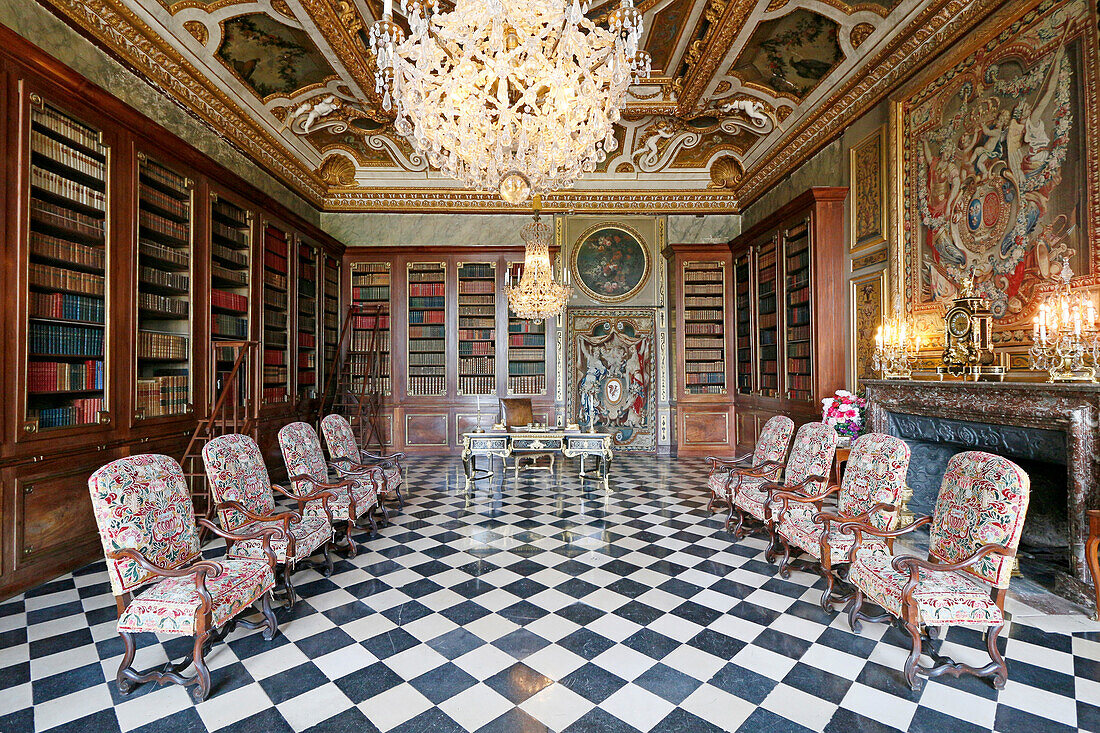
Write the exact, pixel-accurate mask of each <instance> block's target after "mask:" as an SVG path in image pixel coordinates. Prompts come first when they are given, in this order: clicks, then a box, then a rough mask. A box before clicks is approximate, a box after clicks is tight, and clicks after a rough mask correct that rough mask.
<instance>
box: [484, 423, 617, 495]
mask: <svg viewBox="0 0 1100 733" xmlns="http://www.w3.org/2000/svg"><path fill="white" fill-rule="evenodd" d="M558 453H560V454H561V455H563V456H565V457H566V458H577V457H578V456H579V457H580V459H581V472H580V475H581V477H582V478H597V479H599V480H601V481H603V482H604V484H606V483H607V480H608V479H607V473H608V468H609V467H610V465H611V458H612V456H613V453H612V452H611V434H610V433H586V432H584V431H581V430H562V429H560V428H557V429H549V430H536V429H529V428H512V429H510V430H489V431H485V432H483V433H473V432H471V433H463V434H462V466H463V468H464V469H465V471H466V485H467V486H469V485H470V484H471V483H473V482H474V481H478V480H480V479H483V478H490V477H491V476H492V475H493V472H492V471H489V470H486V469H479V468H477V466H476V464H475V460H476V458H477V456H498V457H499V458H500V459H501V460H502V461H504V467H505V468H506V469H507V468H508V458H509V456H511V457H513V458H515V460H516V464H515V466H513V468H514V469H515V470H516V472H517V476H518V471H519V459H520V458H521V457H523V456H535V455H541V454H550V456H554V455H555V454H558ZM587 456H593V457H596V458H598V459H599V461H600V463H599V468H598V469H597V471H596V474H595V475H594V476H593V475H592V474H591V473H586V472H585V470H584V459H585V458H586V457H587ZM552 465H553V464H551V466H552Z"/></svg>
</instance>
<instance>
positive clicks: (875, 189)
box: [848, 127, 886, 252]
mask: <svg viewBox="0 0 1100 733" xmlns="http://www.w3.org/2000/svg"><path fill="white" fill-rule="evenodd" d="M848 178H849V181H850V185H851V188H852V204H851V207H850V209H849V211H850V212H851V221H850V222H849V227H848V231H849V236H851V245H850V247H849V249H850V250H851V251H852V252H858V251H860V250H864V249H868V248H870V247H874V246H876V245H879V244H882V243H883V242H885V241H886V139H885V135H884V133H883V129H882V128H881V127H880V128H879V129H877V130H875V131H874V132H872V133H871V134H870V135H868V136H867V137H865V138H864V139H863V140H861V141H859V142H858V143H856V144H855V145H854V146H852V149H851V150H850V151H849V160H848Z"/></svg>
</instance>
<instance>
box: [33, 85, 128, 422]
mask: <svg viewBox="0 0 1100 733" xmlns="http://www.w3.org/2000/svg"><path fill="white" fill-rule="evenodd" d="M26 142H27V143H28V150H29V156H28V158H29V160H28V161H27V162H28V169H29V191H28V195H27V198H26V200H27V202H28V203H27V205H28V208H29V227H28V235H27V236H28V240H29V241H28V246H27V280H26V283H27V321H26V362H25V369H26V378H25V393H24V394H25V403H24V411H23V431H24V432H25V433H40V432H44V431H52V430H56V429H61V428H72V427H78V426H82V425H97V424H103V423H106V422H107V421H109V419H110V418H109V415H110V413H109V412H108V409H109V408H108V404H107V397H108V386H109V383H110V374H109V373H108V370H107V368H106V367H107V365H108V364H109V363H110V361H109V359H108V358H107V348H108V345H109V344H108V342H109V338H108V330H109V318H108V311H109V308H108V303H109V298H110V295H111V294H110V292H109V291H110V287H109V285H108V278H107V272H108V257H107V241H108V234H109V232H108V204H109V202H108V185H107V182H108V178H109V171H110V149H109V147H108V146H107V145H106V144H104V142H103V136H102V133H101V131H100V130H99V129H97V128H95V127H92V126H91V125H89V124H87V123H85V122H84V121H83V120H81V119H78V117H76V116H74V115H71V114H69V113H68V112H67V111H65V110H63V109H62V108H61V107H59V106H54V105H53V104H52V103H51V102H49V101H43V100H42V99H40V98H39V99H37V100H32V104H31V109H30V126H29V136H28V140H27V141H26Z"/></svg>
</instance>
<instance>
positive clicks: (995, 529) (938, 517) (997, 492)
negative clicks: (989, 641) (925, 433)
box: [928, 451, 1031, 588]
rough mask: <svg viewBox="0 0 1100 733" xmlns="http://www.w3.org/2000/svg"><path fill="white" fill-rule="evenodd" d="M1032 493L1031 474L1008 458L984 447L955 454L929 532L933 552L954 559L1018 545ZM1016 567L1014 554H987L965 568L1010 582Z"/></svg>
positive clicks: (1000, 583)
mask: <svg viewBox="0 0 1100 733" xmlns="http://www.w3.org/2000/svg"><path fill="white" fill-rule="evenodd" d="M1030 493H1031V482H1030V480H1029V479H1028V475H1027V474H1026V473H1025V472H1024V470H1023V469H1022V468H1020V467H1019V466H1017V465H1016V464H1015V463H1013V462H1012V461H1010V460H1008V459H1007V458H1002V457H1001V456H995V455H993V454H992V453H984V452H982V451H966V452H964V453H958V454H956V455H954V456H952V457H951V460H950V461H948V462H947V472H946V473H944V475H943V483H941V484H940V494H939V496H938V497H937V498H936V511H935V514H934V516H933V518H932V526H931V529H930V530H929V534H928V556H929V558H930V559H933V558H934V559H936V560H939V561H941V562H945V563H955V562H959V561H960V560H965V559H966V558H967V557H969V556H970V555H973V554H974V553H975V552H977V551H978V549H979V548H980V547H981V546H982V545H988V544H995V545H1004V546H1005V547H1008V548H1010V549H1012V550H1015V549H1016V548H1017V547H1019V545H1020V534H1021V532H1022V531H1023V528H1024V517H1025V516H1026V515H1027V503H1028V498H1029V496H1030ZM1012 567H1013V562H1012V558H1010V557H1005V556H1003V555H986V556H985V557H983V558H982V559H981V560H979V561H978V562H976V563H974V564H973V565H971V566H969V567H967V568H964V569H963V572H966V573H970V574H971V575H973V576H975V577H977V578H979V579H981V580H984V581H985V582H987V583H989V584H991V585H994V586H996V587H998V588H1007V587H1008V581H1009V578H1010V577H1011V576H1012Z"/></svg>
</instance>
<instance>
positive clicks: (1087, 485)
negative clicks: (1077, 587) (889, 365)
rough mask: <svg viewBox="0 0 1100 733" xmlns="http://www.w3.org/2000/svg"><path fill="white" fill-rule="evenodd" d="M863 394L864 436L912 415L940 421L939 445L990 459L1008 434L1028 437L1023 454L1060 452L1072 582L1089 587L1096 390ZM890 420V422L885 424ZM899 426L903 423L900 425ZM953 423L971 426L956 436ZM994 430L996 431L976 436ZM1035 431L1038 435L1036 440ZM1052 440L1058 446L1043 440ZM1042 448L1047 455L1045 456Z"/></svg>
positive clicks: (1020, 385) (978, 388)
mask: <svg viewBox="0 0 1100 733" xmlns="http://www.w3.org/2000/svg"><path fill="white" fill-rule="evenodd" d="M863 384H864V386H865V387H866V390H867V401H868V409H869V413H870V424H871V428H872V429H873V430H875V431H878V432H893V431H892V430H891V423H892V421H896V420H897V419H898V418H897V417H896V416H905V415H915V416H921V417H926V418H934V419H939V420H944V421H951V423H950V424H948V423H945V425H944V435H943V436H941V439H942V440H943V441H944V442H951V443H955V444H958V445H965V444H968V443H969V445H970V446H971V447H974V448H976V449H980V450H986V451H989V452H991V453H997V452H998V450H997V448H998V444H997V443H998V441H1004V447H1005V449H1006V450H1005V451H1004V452H1006V453H1008V452H1011V451H1009V450H1008V447H1009V444H1010V443H1011V442H1012V441H1013V440H1015V442H1016V446H1015V450H1016V452H1017V453H1018V452H1019V450H1020V443H1019V440H1018V437H1019V436H1018V435H1017V436H1015V438H1014V435H1013V430H1014V429H1015V430H1016V431H1017V432H1019V429H1021V428H1022V429H1024V430H1026V431H1029V432H1028V434H1029V435H1031V436H1035V437H1034V439H1033V440H1032V441H1031V442H1030V443H1029V444H1028V445H1027V446H1026V448H1025V450H1032V451H1041V450H1051V451H1054V450H1058V448H1059V447H1061V449H1062V450H1063V451H1064V457H1063V458H1062V460H1063V461H1064V463H1065V465H1066V471H1067V476H1066V493H1067V504H1068V506H1067V507H1066V511H1067V515H1068V516H1067V518H1068V522H1069V535H1070V563H1071V567H1072V571H1073V574H1074V576H1075V577H1076V578H1077V579H1078V580H1080V581H1082V582H1088V574H1087V569H1086V566H1085V563H1084V546H1085V540H1086V539H1087V533H1088V521H1087V519H1086V517H1085V510H1086V509H1092V508H1097V507H1100V488H1098V487H1100V464H1098V458H1100V457H1098V456H1097V449H1098V446H1100V385H1093V384H1085V385H1081V384H1047V383H1042V382H962V381H958V382H925V381H909V380H906V381H894V380H870V381H865V382H863ZM892 418H893V420H892ZM902 419H904V418H902ZM960 422H968V423H978V424H979V426H978V427H977V428H973V429H971V428H968V427H964V428H963V429H959V427H958V425H959V423H960ZM982 426H999V427H1002V428H1004V430H1003V431H997V430H983V429H982ZM1036 431H1042V432H1036ZM1050 436H1054V437H1059V438H1062V439H1059V440H1057V441H1054V440H1047V439H1046V438H1047V437H1050ZM1044 445H1045V446H1046V448H1044Z"/></svg>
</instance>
